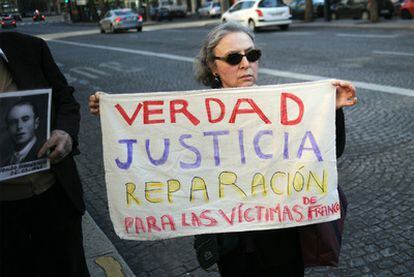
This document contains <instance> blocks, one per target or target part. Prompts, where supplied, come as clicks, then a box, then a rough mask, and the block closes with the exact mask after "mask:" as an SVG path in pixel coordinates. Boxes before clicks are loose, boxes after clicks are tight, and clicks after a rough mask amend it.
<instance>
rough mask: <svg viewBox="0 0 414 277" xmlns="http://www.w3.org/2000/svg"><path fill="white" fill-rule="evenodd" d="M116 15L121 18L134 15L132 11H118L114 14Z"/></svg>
mask: <svg viewBox="0 0 414 277" xmlns="http://www.w3.org/2000/svg"><path fill="white" fill-rule="evenodd" d="M114 14H115V15H116V16H121V15H133V13H132V12H131V11H116V12H114Z"/></svg>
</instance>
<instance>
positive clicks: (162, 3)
mask: <svg viewBox="0 0 414 277" xmlns="http://www.w3.org/2000/svg"><path fill="white" fill-rule="evenodd" d="M186 3H187V2H186V1H184V0H154V2H153V5H154V7H155V8H158V9H159V10H160V11H161V9H166V10H168V13H169V15H170V16H172V17H174V16H177V17H185V16H186V15H187V4H186Z"/></svg>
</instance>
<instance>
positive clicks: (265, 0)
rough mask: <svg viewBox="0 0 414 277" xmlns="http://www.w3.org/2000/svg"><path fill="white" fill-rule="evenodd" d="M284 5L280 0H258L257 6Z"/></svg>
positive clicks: (271, 6) (272, 6)
mask: <svg viewBox="0 0 414 277" xmlns="http://www.w3.org/2000/svg"><path fill="white" fill-rule="evenodd" d="M281 6H284V4H283V2H282V1H281V0H262V1H260V3H259V5H258V7H259V8H274V7H281Z"/></svg>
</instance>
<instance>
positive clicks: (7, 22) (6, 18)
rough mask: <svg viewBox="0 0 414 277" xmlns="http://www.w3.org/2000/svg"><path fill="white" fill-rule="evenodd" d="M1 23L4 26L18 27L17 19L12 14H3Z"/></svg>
mask: <svg viewBox="0 0 414 277" xmlns="http://www.w3.org/2000/svg"><path fill="white" fill-rule="evenodd" d="M0 24H1V27H2V28H8V27H16V20H14V18H13V17H12V16H11V15H2V16H1V19H0Z"/></svg>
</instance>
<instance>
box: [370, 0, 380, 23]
mask: <svg viewBox="0 0 414 277" xmlns="http://www.w3.org/2000/svg"><path fill="white" fill-rule="evenodd" d="M368 3H369V15H370V20H371V22H372V23H376V22H379V15H378V3H377V0H369V2H368Z"/></svg>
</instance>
